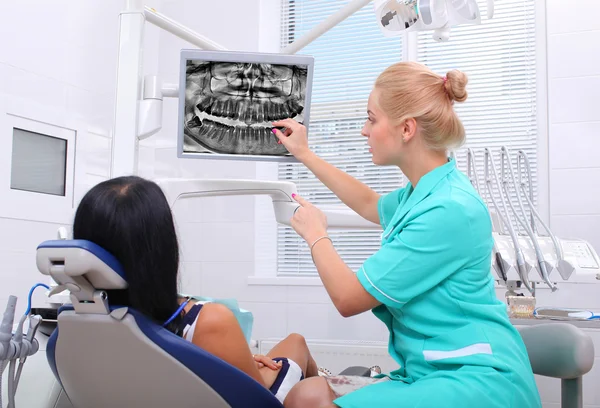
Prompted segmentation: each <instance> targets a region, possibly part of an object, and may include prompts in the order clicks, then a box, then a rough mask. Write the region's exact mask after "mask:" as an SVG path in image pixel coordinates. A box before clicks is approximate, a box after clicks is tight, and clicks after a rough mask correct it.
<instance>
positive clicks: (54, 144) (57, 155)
mask: <svg viewBox="0 0 600 408" xmlns="http://www.w3.org/2000/svg"><path fill="white" fill-rule="evenodd" d="M66 165H67V141H66V140H65V139H60V138H57V137H52V136H48V135H42V134H39V133H35V132H28V131H27V130H23V129H18V128H15V129H13V146H12V160H11V167H12V168H11V180H10V188H12V189H15V190H23V191H32V192H35V193H45V194H54V195H60V196H64V195H65V181H66V180H65V178H66V174H67V169H66Z"/></svg>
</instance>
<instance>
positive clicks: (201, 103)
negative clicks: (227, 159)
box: [185, 62, 308, 155]
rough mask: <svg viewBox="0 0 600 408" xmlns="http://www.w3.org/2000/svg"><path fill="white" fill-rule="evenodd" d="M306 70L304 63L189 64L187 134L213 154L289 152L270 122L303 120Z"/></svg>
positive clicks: (186, 110) (273, 153)
mask: <svg viewBox="0 0 600 408" xmlns="http://www.w3.org/2000/svg"><path fill="white" fill-rule="evenodd" d="M307 72H308V70H307V68H305V67H300V66H288V65H276V64H252V63H231V62H188V64H187V72H186V81H187V82H186V101H185V119H186V126H185V134H186V136H188V137H189V138H190V139H191V140H192V141H193V142H195V143H196V144H197V145H199V146H201V147H203V148H205V149H207V150H209V151H211V152H214V153H225V154H254V155H256V154H264V155H283V154H288V151H287V149H286V148H285V147H284V146H283V145H282V144H278V143H277V140H278V139H277V137H276V136H275V135H274V134H273V133H272V129H273V126H272V124H271V122H273V121H276V120H281V119H286V118H293V119H295V120H297V121H298V122H300V123H302V121H303V111H304V106H303V104H304V95H305V91H306V89H305V88H306V79H307ZM188 142H189V140H188Z"/></svg>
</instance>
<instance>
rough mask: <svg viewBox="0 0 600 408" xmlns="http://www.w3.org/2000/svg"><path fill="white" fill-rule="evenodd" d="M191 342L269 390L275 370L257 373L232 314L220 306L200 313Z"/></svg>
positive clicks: (240, 329) (205, 308) (217, 305)
mask: <svg viewBox="0 0 600 408" xmlns="http://www.w3.org/2000/svg"><path fill="white" fill-rule="evenodd" d="M192 342H193V343H194V344H195V345H197V346H198V347H201V348H202V349H204V350H206V351H208V352H209V353H211V354H213V355H215V356H216V357H219V358H220V359H222V360H224V361H226V362H228V363H229V364H231V365H232V366H235V367H237V368H238V369H240V370H242V371H243V372H245V373H246V374H248V375H249V376H250V377H252V378H254V379H255V380H256V381H258V382H259V383H260V384H262V385H263V386H264V387H266V388H269V387H270V386H271V385H272V384H273V382H274V381H275V377H277V371H274V370H272V369H271V368H269V367H263V368H261V369H260V370H259V369H258V367H257V364H256V361H254V358H253V357H252V353H251V352H250V347H248V343H246V338H245V337H244V333H243V332H242V328H241V327H240V325H239V323H238V321H237V319H236V318H235V316H234V314H233V313H232V312H231V311H230V310H229V309H228V308H227V307H226V306H224V305H220V304H217V303H206V304H205V305H204V306H203V307H202V310H200V313H199V314H198V320H197V323H196V328H195V330H194V336H193V338H192Z"/></svg>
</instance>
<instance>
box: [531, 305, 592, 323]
mask: <svg viewBox="0 0 600 408" xmlns="http://www.w3.org/2000/svg"><path fill="white" fill-rule="evenodd" d="M533 315H534V316H535V317H536V318H538V319H550V320H592V319H599V318H600V315H594V313H593V312H591V311H589V310H582V309H566V308H560V307H538V308H536V309H535V310H534V312H533Z"/></svg>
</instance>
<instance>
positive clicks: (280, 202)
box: [155, 179, 381, 229]
mask: <svg viewBox="0 0 600 408" xmlns="http://www.w3.org/2000/svg"><path fill="white" fill-rule="evenodd" d="M155 181H156V183H157V184H158V185H159V186H160V187H161V188H162V190H163V191H164V193H165V196H166V197H167V201H168V202H169V206H170V207H171V209H172V208H173V207H174V206H175V202H176V201H177V200H180V199H185V198H194V197H214V196H236V195H268V196H270V197H271V200H272V201H273V209H274V210H275V219H276V220H277V222H278V223H280V224H284V225H290V220H291V218H292V216H293V215H294V212H295V211H296V209H297V208H298V207H299V206H300V205H299V204H298V203H297V202H296V200H294V199H293V198H292V194H296V193H297V190H296V185H295V184H294V183H292V182H288V181H265V180H235V179H158V180H155ZM319 208H320V209H321V210H322V211H323V213H325V215H326V216H327V225H328V228H330V229H342V228H360V229H381V226H380V225H378V224H374V223H372V222H370V221H367V220H365V219H364V218H362V217H361V216H359V215H358V214H356V213H355V212H354V211H352V210H351V209H349V208H348V207H345V206H322V207H319Z"/></svg>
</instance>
